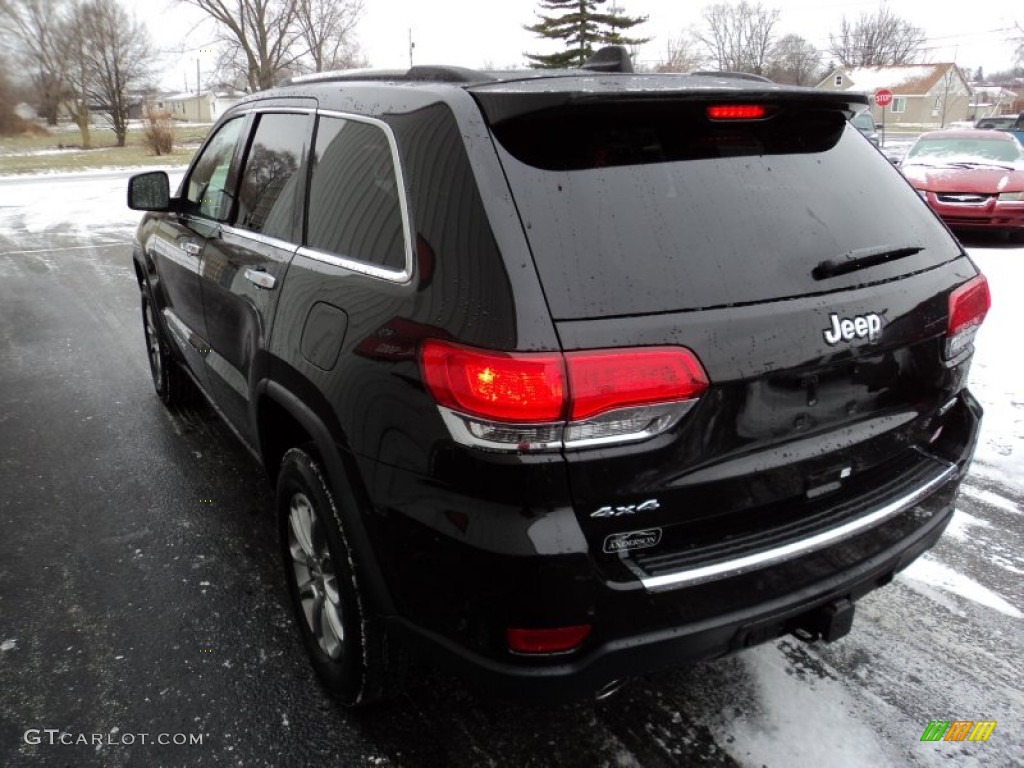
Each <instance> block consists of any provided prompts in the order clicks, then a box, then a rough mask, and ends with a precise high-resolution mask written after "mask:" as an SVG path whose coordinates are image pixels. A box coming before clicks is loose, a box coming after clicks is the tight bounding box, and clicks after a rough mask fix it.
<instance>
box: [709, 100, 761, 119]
mask: <svg viewBox="0 0 1024 768" xmlns="http://www.w3.org/2000/svg"><path fill="white" fill-rule="evenodd" d="M767 114H768V110H767V109H765V108H764V107H763V106H762V105H761V104H717V105H715V106H713V107H708V117H709V118H711V119H712V120H759V119H761V118H762V117H764V116H765V115H767Z"/></svg>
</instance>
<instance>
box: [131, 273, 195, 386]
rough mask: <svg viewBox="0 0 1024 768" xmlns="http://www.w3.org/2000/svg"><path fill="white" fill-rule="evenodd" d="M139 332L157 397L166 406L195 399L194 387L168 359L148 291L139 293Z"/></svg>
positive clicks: (162, 335)
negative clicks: (140, 318) (140, 315)
mask: <svg viewBox="0 0 1024 768" xmlns="http://www.w3.org/2000/svg"><path fill="white" fill-rule="evenodd" d="M142 330H143V333H144V334H145V336H146V354H147V356H148V357H149V372H150V374H151V375H152V377H153V388H154V389H155V390H156V393H157V395H159V397H160V399H161V400H163V401H164V404H165V405H168V406H174V405H182V404H184V403H187V402H190V401H191V400H192V399H193V397H194V395H195V384H193V383H192V380H191V379H190V378H189V377H188V374H187V373H185V371H183V370H182V369H181V367H180V366H179V365H178V363H177V361H175V360H174V358H173V357H171V354H170V349H169V347H168V344H167V340H166V338H165V337H164V334H163V331H162V330H161V328H160V326H159V324H158V323H157V321H156V315H155V314H154V310H153V299H152V296H151V295H150V293H149V290H148V289H143V291H142Z"/></svg>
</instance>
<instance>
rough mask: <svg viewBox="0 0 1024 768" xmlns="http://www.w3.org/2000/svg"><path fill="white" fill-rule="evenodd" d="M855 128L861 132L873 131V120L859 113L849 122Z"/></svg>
mask: <svg viewBox="0 0 1024 768" xmlns="http://www.w3.org/2000/svg"><path fill="white" fill-rule="evenodd" d="M850 122H851V123H853V124H854V125H855V126H857V127H858V128H860V129H861V130H862V131H873V130H875V118H873V117H872V116H871V115H870V114H868V113H867V112H861V113H860V114H859V115H857V116H856V117H854V118H853V119H852V120H850Z"/></svg>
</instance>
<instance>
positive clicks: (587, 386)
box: [565, 347, 708, 421]
mask: <svg viewBox="0 0 1024 768" xmlns="http://www.w3.org/2000/svg"><path fill="white" fill-rule="evenodd" d="M565 358H566V363H567V367H568V369H569V392H570V395H571V398H572V408H571V411H570V413H571V416H570V417H571V418H572V419H573V420H574V421H576V420H580V419H586V418H589V417H591V416H595V415H597V414H599V413H605V412H606V411H611V410H615V409H617V408H627V407H630V406H635V405H651V404H656V403H667V402H672V401H678V400H689V399H691V398H695V397H699V396H700V395H701V393H702V392H704V390H705V389H707V387H708V379H707V376H706V375H705V374H704V369H703V367H701V364H700V363H699V362H698V361H697V358H696V357H694V355H693V353H692V352H690V351H689V350H688V349H684V348H682V347H644V348H639V349H608V350H602V351H596V352H569V353H568V354H566V356H565Z"/></svg>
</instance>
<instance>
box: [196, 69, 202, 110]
mask: <svg viewBox="0 0 1024 768" xmlns="http://www.w3.org/2000/svg"><path fill="white" fill-rule="evenodd" d="M199 100H200V88H199V57H198V56H197V57H196V122H197V123H198V122H201V121H202V117H203V115H202V110H201V109H200V105H199Z"/></svg>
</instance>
